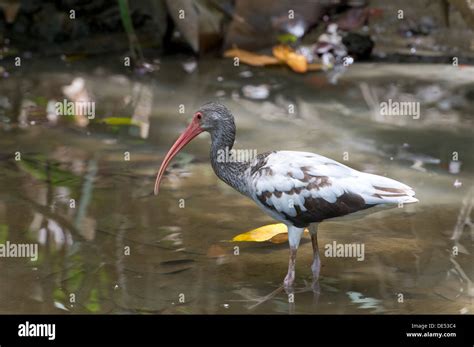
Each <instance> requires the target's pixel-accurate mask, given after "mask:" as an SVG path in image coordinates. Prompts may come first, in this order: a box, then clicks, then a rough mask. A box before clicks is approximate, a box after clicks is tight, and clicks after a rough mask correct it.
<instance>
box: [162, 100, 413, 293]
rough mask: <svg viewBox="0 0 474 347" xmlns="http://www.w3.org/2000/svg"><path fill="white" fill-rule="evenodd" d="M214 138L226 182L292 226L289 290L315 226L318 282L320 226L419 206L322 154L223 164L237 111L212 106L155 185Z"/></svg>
mask: <svg viewBox="0 0 474 347" xmlns="http://www.w3.org/2000/svg"><path fill="white" fill-rule="evenodd" d="M203 131H207V132H209V133H210V134H211V140H212V144H211V151H210V155H211V164H212V168H213V169H214V172H215V173H216V175H217V176H218V177H219V178H220V179H221V180H223V181H224V182H225V183H227V184H228V185H230V186H231V187H233V188H234V189H236V190H237V191H239V192H240V193H242V194H243V195H245V196H247V197H249V198H250V199H252V200H253V201H255V203H256V204H257V205H258V206H259V207H260V208H261V209H262V210H263V211H265V212H266V213H267V214H269V215H270V216H272V217H273V218H275V219H276V220H278V221H281V222H282V223H285V224H286V225H287V227H288V240H289V246H290V261H289V266H288V274H287V275H286V277H285V280H284V286H285V287H287V288H288V287H290V288H291V287H292V285H293V283H294V280H295V262H296V251H297V249H298V246H299V243H300V239H301V236H302V234H303V231H304V229H305V228H306V227H309V230H310V234H311V241H312V244H313V262H312V265H311V270H312V272H313V281H314V282H313V284H314V283H315V282H317V280H318V278H319V271H320V267H321V263H320V259H319V250H318V241H317V226H318V224H319V223H320V222H322V221H323V220H325V219H329V218H334V217H339V216H344V215H347V214H349V213H353V212H356V211H359V210H363V209H367V208H370V207H373V206H376V205H382V204H399V203H403V204H407V203H414V202H418V199H416V198H414V195H415V192H414V191H413V189H412V188H410V187H409V186H407V185H405V184H403V183H400V182H398V181H395V180H393V179H390V178H387V177H382V176H377V175H373V174H369V173H364V172H360V171H357V170H354V169H351V168H350V167H348V166H346V165H343V164H340V163H338V162H336V161H334V160H331V159H329V158H326V157H323V156H321V155H318V154H313V153H307V152H293V151H273V152H267V153H262V154H259V155H258V156H257V157H256V158H255V159H253V160H251V161H247V162H236V161H234V160H229V161H227V162H221V161H220V160H218V153H223V152H219V150H223V151H225V150H226V149H227V150H228V151H229V150H230V149H232V146H233V145H234V140H235V124H234V117H233V115H232V113H231V112H230V111H229V110H228V109H227V107H225V106H224V105H222V104H218V103H214V102H211V103H207V104H205V105H203V106H202V107H201V108H200V109H199V110H198V111H197V112H196V113H195V114H194V116H193V119H192V121H191V124H189V126H188V127H187V128H186V130H185V131H184V132H183V133H182V134H181V136H180V137H179V138H178V139H177V140H176V142H175V143H174V144H173V146H172V147H171V149H170V150H169V152H168V153H167V154H166V157H165V159H164V160H163V163H162V164H161V167H160V170H159V172H158V175H157V177H156V182H155V195H156V194H158V189H159V186H160V182H161V179H162V177H163V174H164V172H165V170H166V167H167V166H168V164H169V163H170V161H171V159H172V158H173V157H174V156H175V155H176V153H178V152H179V151H180V150H181V149H182V148H183V147H184V146H186V144H187V143H189V142H190V141H191V140H192V139H193V138H195V137H196V136H197V135H199V134H200V133H202V132H203Z"/></svg>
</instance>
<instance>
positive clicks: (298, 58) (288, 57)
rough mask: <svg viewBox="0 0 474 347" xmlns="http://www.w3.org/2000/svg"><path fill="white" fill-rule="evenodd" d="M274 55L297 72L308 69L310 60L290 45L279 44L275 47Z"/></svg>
mask: <svg viewBox="0 0 474 347" xmlns="http://www.w3.org/2000/svg"><path fill="white" fill-rule="evenodd" d="M273 55H274V56H275V57H276V58H278V59H279V60H281V61H282V62H284V63H286V64H287V65H288V66H289V67H290V68H291V69H292V70H293V71H295V72H299V73H304V72H306V71H308V61H307V60H306V58H305V56H304V55H302V54H298V53H295V51H294V50H293V49H292V48H291V47H289V46H286V45H278V46H275V47H273Z"/></svg>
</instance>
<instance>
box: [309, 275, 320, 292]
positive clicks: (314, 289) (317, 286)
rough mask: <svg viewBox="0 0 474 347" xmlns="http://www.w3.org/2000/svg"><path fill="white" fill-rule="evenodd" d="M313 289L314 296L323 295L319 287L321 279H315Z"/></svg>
mask: <svg viewBox="0 0 474 347" xmlns="http://www.w3.org/2000/svg"><path fill="white" fill-rule="evenodd" d="M311 289H312V290H313V293H314V294H318V295H319V294H321V287H320V285H319V278H313V281H312V283H311Z"/></svg>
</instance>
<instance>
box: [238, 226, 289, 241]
mask: <svg viewBox="0 0 474 347" xmlns="http://www.w3.org/2000/svg"><path fill="white" fill-rule="evenodd" d="M284 233H288V228H287V227H286V225H285V224H283V223H277V224H270V225H265V226H263V227H260V228H257V229H253V230H250V231H247V232H246V233H243V234H239V235H237V236H235V237H234V238H233V239H232V241H237V242H241V241H253V242H263V241H268V240H270V239H271V238H272V237H274V236H275V235H278V234H284Z"/></svg>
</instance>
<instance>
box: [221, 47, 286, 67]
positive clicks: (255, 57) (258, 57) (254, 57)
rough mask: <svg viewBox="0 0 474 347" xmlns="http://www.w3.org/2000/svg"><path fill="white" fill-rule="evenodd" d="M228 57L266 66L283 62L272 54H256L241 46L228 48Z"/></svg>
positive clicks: (253, 64)
mask: <svg viewBox="0 0 474 347" xmlns="http://www.w3.org/2000/svg"><path fill="white" fill-rule="evenodd" d="M224 57H226V58H239V61H241V62H242V63H245V64H248V65H252V66H265V65H275V64H281V62H280V61H279V60H278V59H277V58H275V57H272V56H269V55H263V54H256V53H252V52H249V51H246V50H243V49H239V48H232V49H228V50H227V51H225V52H224Z"/></svg>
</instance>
